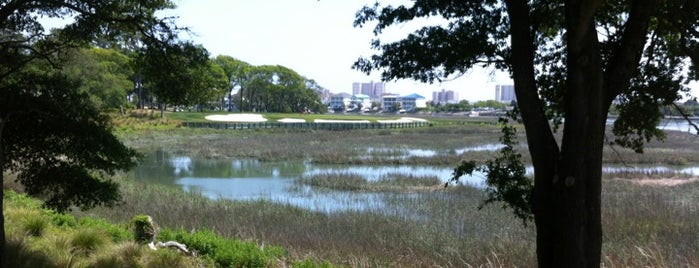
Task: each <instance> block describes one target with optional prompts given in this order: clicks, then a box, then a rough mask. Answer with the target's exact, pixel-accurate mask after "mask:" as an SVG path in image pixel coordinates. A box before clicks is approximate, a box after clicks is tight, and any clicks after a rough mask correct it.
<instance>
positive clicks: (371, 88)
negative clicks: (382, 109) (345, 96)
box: [352, 81, 386, 99]
mask: <svg viewBox="0 0 699 268" xmlns="http://www.w3.org/2000/svg"><path fill="white" fill-rule="evenodd" d="M385 91H386V84H385V83H382V82H374V81H371V82H369V83H358V82H354V83H352V94H353V95H357V94H364V95H367V96H369V97H371V98H372V99H379V98H381V96H382V95H383V94H384V92H385Z"/></svg>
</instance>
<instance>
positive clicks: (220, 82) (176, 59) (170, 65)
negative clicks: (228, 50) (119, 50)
mask: <svg viewBox="0 0 699 268" xmlns="http://www.w3.org/2000/svg"><path fill="white" fill-rule="evenodd" d="M136 64H137V66H138V67H137V68H138V71H139V73H140V74H142V75H143V77H144V82H145V83H144V84H145V87H146V89H148V90H149V91H151V92H153V94H155V96H157V98H158V101H159V102H161V104H174V105H188V106H189V105H195V104H201V103H204V102H206V101H208V100H210V99H211V98H213V97H215V96H223V93H222V92H224V90H227V89H228V88H229V87H228V82H227V78H226V75H225V72H224V70H223V69H221V68H220V67H219V66H218V65H214V64H213V63H212V62H211V61H210V60H209V54H208V52H207V51H206V49H205V48H204V47H202V46H200V45H195V44H193V43H189V42H183V43H178V42H173V43H171V44H168V45H166V46H152V47H147V48H145V49H144V50H143V51H141V52H140V54H139V55H138V57H137V59H136Z"/></svg>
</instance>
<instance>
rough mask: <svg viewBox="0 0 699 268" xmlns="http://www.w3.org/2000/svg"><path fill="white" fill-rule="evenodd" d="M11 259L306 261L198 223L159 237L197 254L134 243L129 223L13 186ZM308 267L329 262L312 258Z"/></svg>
mask: <svg viewBox="0 0 699 268" xmlns="http://www.w3.org/2000/svg"><path fill="white" fill-rule="evenodd" d="M4 201H5V207H4V212H5V216H6V218H5V220H6V222H5V224H6V230H7V241H8V243H7V246H8V253H9V254H8V255H7V256H8V260H7V261H8V264H9V267H15V268H23V267H27V268H35V267H185V268H186V267H286V266H287V265H288V264H290V263H295V262H299V261H303V260H304V259H299V260H294V259H288V258H287V255H288V254H287V251H286V250H284V249H283V248H281V247H277V246H265V245H258V244H257V243H255V242H253V241H242V240H240V239H236V238H230V237H229V238H225V237H222V236H220V235H218V234H216V233H214V232H213V231H209V230H207V229H203V228H198V229H197V230H198V231H194V232H189V231H183V230H172V229H169V228H167V227H164V228H162V229H161V230H160V231H161V232H160V234H159V236H158V237H157V239H156V240H161V241H168V240H174V241H178V242H181V243H185V244H186V245H187V246H188V247H189V249H190V250H192V251H195V252H196V253H197V255H196V256H197V257H192V256H189V255H184V254H182V253H179V252H177V251H175V250H171V249H159V250H157V251H154V250H151V249H149V248H148V247H147V246H146V245H142V244H137V243H135V242H134V239H133V235H132V234H130V230H129V227H128V225H127V224H115V223H110V222H108V221H106V220H104V219H98V218H92V217H88V216H83V217H80V218H78V219H76V218H75V217H74V216H72V215H67V214H59V213H56V212H53V211H51V210H46V209H42V208H40V207H39V202H38V201H37V200H35V199H33V198H29V197H27V196H26V195H22V194H17V193H15V192H14V191H11V190H7V191H6V192H5V199H4ZM310 264H311V265H312V266H306V267H331V266H328V263H325V262H318V263H317V264H314V263H310Z"/></svg>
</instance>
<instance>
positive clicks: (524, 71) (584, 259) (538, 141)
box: [507, 0, 607, 267]
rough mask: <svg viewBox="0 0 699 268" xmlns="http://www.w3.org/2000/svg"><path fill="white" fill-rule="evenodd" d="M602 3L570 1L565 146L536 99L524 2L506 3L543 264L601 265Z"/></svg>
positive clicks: (604, 113)
mask: <svg viewBox="0 0 699 268" xmlns="http://www.w3.org/2000/svg"><path fill="white" fill-rule="evenodd" d="M598 5H599V1H592V2H586V3H584V4H581V3H570V1H569V3H567V4H566V7H567V9H566V11H567V13H566V18H567V19H568V21H567V23H568V25H567V27H566V28H567V37H568V40H567V45H568V53H569V54H568V62H567V69H568V77H567V80H568V83H567V87H568V88H567V91H566V94H565V96H566V104H565V107H566V111H565V126H564V133H563V140H562V141H561V148H560V151H559V148H558V144H557V143H556V141H555V139H554V138H553V134H552V133H551V129H550V126H549V124H548V120H547V118H546V117H545V114H544V112H543V108H542V104H541V100H540V99H539V97H538V93H537V87H536V81H535V72H534V52H535V47H534V45H533V44H534V39H533V33H532V29H531V28H529V25H531V23H530V18H529V15H530V14H529V6H528V5H527V3H526V1H516V0H511V1H507V10H508V14H509V18H510V27H511V33H512V39H511V42H512V68H513V80H514V83H515V94H516V95H517V103H518V104H519V105H520V111H521V115H522V121H523V123H524V127H525V130H526V135H527V142H528V143H529V152H530V154H531V156H532V164H533V166H534V174H535V175H534V176H535V182H534V184H535V186H534V193H533V196H534V198H533V200H532V202H533V209H534V220H535V224H536V230H537V241H536V245H537V261H538V264H539V267H599V265H600V254H601V245H602V229H601V213H600V205H601V203H600V197H601V171H602V148H603V145H604V143H603V141H604V129H605V123H606V109H607V108H605V103H606V102H605V98H604V94H603V83H602V81H603V78H602V77H603V75H602V66H601V60H600V58H599V57H600V56H599V55H600V54H599V49H598V41H597V36H596V31H595V28H594V21H593V20H592V16H593V14H594V12H595V10H596V9H597V6H598Z"/></svg>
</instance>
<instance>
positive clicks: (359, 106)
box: [347, 94, 371, 112]
mask: <svg viewBox="0 0 699 268" xmlns="http://www.w3.org/2000/svg"><path fill="white" fill-rule="evenodd" d="M369 109H371V98H370V97H369V95H366V94H354V95H352V98H351V100H350V104H349V106H347V111H357V112H359V111H368V110H369Z"/></svg>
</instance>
